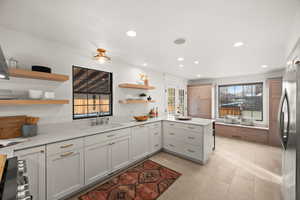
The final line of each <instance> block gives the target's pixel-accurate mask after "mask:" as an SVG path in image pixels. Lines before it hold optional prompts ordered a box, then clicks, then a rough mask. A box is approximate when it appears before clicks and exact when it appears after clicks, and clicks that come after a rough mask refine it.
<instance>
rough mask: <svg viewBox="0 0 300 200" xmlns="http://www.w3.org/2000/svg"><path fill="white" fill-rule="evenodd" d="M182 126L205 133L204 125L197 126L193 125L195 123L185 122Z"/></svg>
mask: <svg viewBox="0 0 300 200" xmlns="http://www.w3.org/2000/svg"><path fill="white" fill-rule="evenodd" d="M182 128H184V129H186V130H188V131H194V132H197V133H203V128H202V126H197V125H193V124H183V125H182Z"/></svg>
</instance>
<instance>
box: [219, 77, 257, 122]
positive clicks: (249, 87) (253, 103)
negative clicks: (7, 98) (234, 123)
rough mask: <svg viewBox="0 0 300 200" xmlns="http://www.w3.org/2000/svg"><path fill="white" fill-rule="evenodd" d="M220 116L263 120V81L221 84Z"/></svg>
mask: <svg viewBox="0 0 300 200" xmlns="http://www.w3.org/2000/svg"><path fill="white" fill-rule="evenodd" d="M218 105H219V110H218V111H219V117H220V118H223V117H225V116H226V115H236V116H242V117H243V118H250V119H253V120H256V121H262V120H263V83H249V84H236V85H220V86H219V102H218Z"/></svg>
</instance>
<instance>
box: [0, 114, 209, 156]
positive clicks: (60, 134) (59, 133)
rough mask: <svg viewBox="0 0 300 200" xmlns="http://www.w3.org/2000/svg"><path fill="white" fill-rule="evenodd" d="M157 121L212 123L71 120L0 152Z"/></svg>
mask: <svg viewBox="0 0 300 200" xmlns="http://www.w3.org/2000/svg"><path fill="white" fill-rule="evenodd" d="M158 121H173V122H178V123H186V124H193V125H199V126H207V125H209V124H211V123H212V120H208V119H201V118H193V119H192V120H188V121H182V120H176V119H175V118H169V117H160V118H153V119H149V120H147V121H144V122H137V121H128V122H114V123H119V124H121V125H120V126H118V127H115V128H107V127H105V125H98V126H90V125H89V124H88V123H87V121H84V122H79V121H73V122H68V123H57V124H48V125H41V126H39V128H38V135H37V136H34V137H30V138H26V141H25V142H22V143H19V144H16V145H12V146H8V147H4V148H1V149H0V154H7V155H8V156H11V155H13V151H16V150H22V149H27V148H32V147H37V146H42V145H46V144H51V143H55V142H61V141H65V140H70V139H75V138H81V137H85V136H89V135H95V134H101V133H105V132H109V131H114V130H119V129H123V128H129V127H133V126H138V125H143V124H148V123H153V122H158ZM1 141H7V140H0V143H1Z"/></svg>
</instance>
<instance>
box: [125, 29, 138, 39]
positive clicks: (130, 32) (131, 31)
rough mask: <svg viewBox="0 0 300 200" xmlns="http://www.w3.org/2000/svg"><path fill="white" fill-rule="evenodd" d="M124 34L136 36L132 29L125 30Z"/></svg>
mask: <svg viewBox="0 0 300 200" xmlns="http://www.w3.org/2000/svg"><path fill="white" fill-rule="evenodd" d="M126 35H127V36H128V37H135V36H136V32H135V31H133V30H130V31H127V32H126Z"/></svg>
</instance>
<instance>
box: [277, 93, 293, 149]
mask: <svg viewBox="0 0 300 200" xmlns="http://www.w3.org/2000/svg"><path fill="white" fill-rule="evenodd" d="M285 103H286V112H287V113H285V111H284V105H285ZM279 105H280V109H279V113H278V121H279V136H280V140H281V144H282V146H283V148H284V149H286V147H287V142H288V138H289V129H290V106H289V99H288V96H287V92H286V90H285V91H284V94H283V96H282V97H281V100H280V104H279ZM285 114H287V121H285V120H286V119H285ZM285 122H286V124H287V126H286V128H285Z"/></svg>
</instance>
